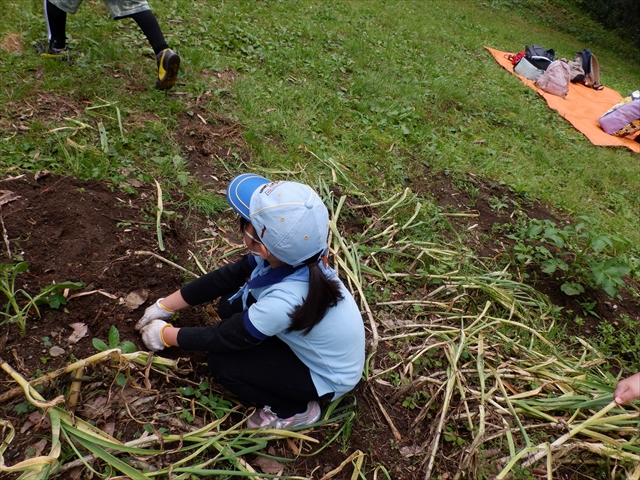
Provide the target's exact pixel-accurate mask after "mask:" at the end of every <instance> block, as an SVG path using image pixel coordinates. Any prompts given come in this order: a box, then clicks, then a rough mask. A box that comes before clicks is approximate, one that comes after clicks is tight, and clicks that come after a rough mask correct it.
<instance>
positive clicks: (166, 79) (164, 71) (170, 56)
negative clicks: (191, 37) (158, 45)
mask: <svg viewBox="0 0 640 480" xmlns="http://www.w3.org/2000/svg"><path fill="white" fill-rule="evenodd" d="M156 59H157V61H158V80H156V88H157V89H158V90H169V89H170V88H171V87H173V86H174V85H175V84H176V80H177V79H178V69H179V68H180V56H179V55H178V54H177V53H174V52H173V50H171V49H170V48H165V49H164V50H162V51H161V52H160V53H159V54H158V55H156Z"/></svg>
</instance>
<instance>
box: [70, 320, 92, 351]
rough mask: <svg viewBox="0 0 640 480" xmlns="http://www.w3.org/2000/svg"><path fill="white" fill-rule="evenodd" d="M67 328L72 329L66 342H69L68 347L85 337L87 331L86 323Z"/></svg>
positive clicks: (73, 324)
mask: <svg viewBox="0 0 640 480" xmlns="http://www.w3.org/2000/svg"><path fill="white" fill-rule="evenodd" d="M69 326H70V327H71V328H73V333H72V334H71V335H70V336H69V338H67V342H69V344H70V345H73V344H75V343H78V342H79V341H80V340H81V339H83V338H84V337H86V336H87V332H88V331H89V329H88V328H87V324H86V323H82V322H78V323H72V324H71V325H69Z"/></svg>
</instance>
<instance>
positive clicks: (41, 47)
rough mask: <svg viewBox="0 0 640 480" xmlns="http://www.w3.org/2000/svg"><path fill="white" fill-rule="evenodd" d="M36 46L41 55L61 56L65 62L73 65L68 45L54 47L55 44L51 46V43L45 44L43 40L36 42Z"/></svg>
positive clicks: (48, 56) (46, 56)
mask: <svg viewBox="0 0 640 480" xmlns="http://www.w3.org/2000/svg"><path fill="white" fill-rule="evenodd" d="M34 47H35V49H36V53H37V54H38V55H40V56H41V57H45V58H59V59H60V60H63V61H64V62H65V63H67V64H69V65H71V59H70V58H69V50H68V49H67V47H64V48H54V47H53V46H51V44H49V45H45V44H44V43H42V42H36V43H35V44H34Z"/></svg>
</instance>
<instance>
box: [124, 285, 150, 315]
mask: <svg viewBox="0 0 640 480" xmlns="http://www.w3.org/2000/svg"><path fill="white" fill-rule="evenodd" d="M148 296H149V290H147V289H146V288H141V289H140V290H136V291H134V292H131V293H130V294H129V295H127V298H125V299H124V304H125V305H126V307H127V308H128V309H129V310H131V311H133V310H135V309H136V308H138V307H139V306H140V305H142V304H143V303H144V302H146V301H147V297H148Z"/></svg>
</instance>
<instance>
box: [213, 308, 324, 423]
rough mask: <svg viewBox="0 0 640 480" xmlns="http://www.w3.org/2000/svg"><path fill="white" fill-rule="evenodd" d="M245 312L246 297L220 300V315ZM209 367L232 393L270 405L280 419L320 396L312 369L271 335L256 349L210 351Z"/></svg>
mask: <svg viewBox="0 0 640 480" xmlns="http://www.w3.org/2000/svg"><path fill="white" fill-rule="evenodd" d="M238 311H242V300H241V299H237V300H236V301H235V302H233V304H229V302H228V301H226V299H220V302H219V306H218V312H219V314H220V318H229V316H230V315H231V314H232V313H235V312H238ZM207 359H208V363H209V370H210V371H211V375H213V378H214V379H215V380H216V382H218V383H220V384H221V385H224V387H225V388H227V389H228V390H229V391H230V392H231V393H233V394H234V395H236V396H237V397H238V398H241V399H242V400H245V401H248V402H251V403H252V404H254V405H256V406H257V407H263V406H265V405H269V406H270V407H271V410H272V411H273V412H274V413H275V414H276V415H278V416H279V417H280V418H287V417H290V416H292V415H295V414H296V413H300V412H304V411H305V410H306V409H307V403H308V402H310V401H311V400H316V401H317V400H325V399H329V398H331V397H333V393H329V394H326V395H323V396H322V398H320V397H318V392H317V390H316V387H315V386H314V384H313V380H312V379H311V373H310V372H309V368H308V367H307V366H306V365H305V364H304V363H302V361H301V360H300V359H299V358H298V357H297V356H296V354H295V353H293V351H292V350H291V348H289V346H288V345H287V344H286V343H284V342H283V341H282V340H280V339H279V338H278V337H269V338H267V339H265V340H264V341H263V342H262V343H260V344H258V345H257V346H255V347H254V348H250V349H247V350H239V351H237V352H228V353H216V352H209V355H208V357H207Z"/></svg>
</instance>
